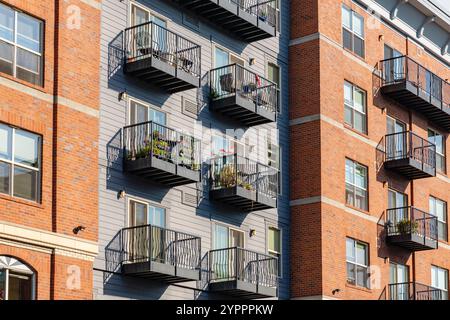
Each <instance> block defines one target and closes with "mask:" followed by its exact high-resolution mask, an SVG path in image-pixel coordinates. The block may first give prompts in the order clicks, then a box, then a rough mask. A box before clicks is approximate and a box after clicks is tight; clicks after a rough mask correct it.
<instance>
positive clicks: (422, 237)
mask: <svg viewBox="0 0 450 320" xmlns="http://www.w3.org/2000/svg"><path fill="white" fill-rule="evenodd" d="M386 217H387V221H386V240H387V242H388V243H391V244H394V245H397V246H401V247H404V248H407V249H410V250H412V251H419V250H431V249H436V248H437V247H438V222H437V217H436V216H433V215H431V214H429V213H427V212H424V211H422V210H419V209H417V208H414V207H401V208H393V209H388V210H387V212H386Z"/></svg>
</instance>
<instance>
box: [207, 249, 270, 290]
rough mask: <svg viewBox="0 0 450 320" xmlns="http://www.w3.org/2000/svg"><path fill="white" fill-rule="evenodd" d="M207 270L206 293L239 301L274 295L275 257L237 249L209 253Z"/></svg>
mask: <svg viewBox="0 0 450 320" xmlns="http://www.w3.org/2000/svg"><path fill="white" fill-rule="evenodd" d="M207 270H208V272H207V282H208V284H209V286H208V287H209V290H210V291H214V292H222V293H227V294H230V295H234V296H238V297H241V298H263V297H273V296H277V289H278V259H277V258H276V257H273V256H269V255H265V254H261V253H258V252H254V251H250V250H246V249H242V248H237V247H234V248H225V249H218V250H211V251H209V253H208V257H207Z"/></svg>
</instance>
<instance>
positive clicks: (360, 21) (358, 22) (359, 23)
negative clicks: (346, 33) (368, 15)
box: [352, 12, 364, 38]
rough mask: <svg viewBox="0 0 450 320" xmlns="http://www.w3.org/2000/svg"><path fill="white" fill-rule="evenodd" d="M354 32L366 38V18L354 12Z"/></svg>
mask: <svg viewBox="0 0 450 320" xmlns="http://www.w3.org/2000/svg"><path fill="white" fill-rule="evenodd" d="M352 22H353V32H354V33H356V34H357V35H358V36H360V37H361V38H364V18H363V17H362V16H360V15H359V14H357V13H355V12H353V20H352Z"/></svg>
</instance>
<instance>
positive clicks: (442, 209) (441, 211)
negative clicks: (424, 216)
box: [436, 199, 446, 221]
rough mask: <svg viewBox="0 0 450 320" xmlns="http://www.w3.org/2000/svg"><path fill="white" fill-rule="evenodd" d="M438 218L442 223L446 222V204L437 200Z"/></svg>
mask: <svg viewBox="0 0 450 320" xmlns="http://www.w3.org/2000/svg"><path fill="white" fill-rule="evenodd" d="M436 216H437V217H438V219H439V220H440V221H445V220H446V219H445V204H444V202H443V201H441V200H437V199H436Z"/></svg>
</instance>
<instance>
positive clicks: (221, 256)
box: [211, 224, 245, 281]
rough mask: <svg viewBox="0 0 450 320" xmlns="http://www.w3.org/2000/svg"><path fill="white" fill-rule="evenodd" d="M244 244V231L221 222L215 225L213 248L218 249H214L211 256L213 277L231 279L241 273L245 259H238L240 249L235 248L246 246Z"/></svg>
mask: <svg viewBox="0 0 450 320" xmlns="http://www.w3.org/2000/svg"><path fill="white" fill-rule="evenodd" d="M244 245H245V243H244V232H242V231H240V230H237V229H233V228H229V227H226V226H223V225H220V224H216V225H215V226H214V243H213V248H214V250H218V251H213V254H212V256H211V260H212V261H211V270H212V272H213V279H215V280H219V281H220V280H230V279H233V278H235V277H237V275H239V274H241V272H240V271H241V270H242V267H243V266H242V263H240V262H242V261H243V260H242V259H239V261H237V259H238V256H237V255H238V254H237V252H238V250H236V249H234V248H244ZM220 249H223V250H220ZM241 260H242V261H241ZM236 266H238V267H237V269H236Z"/></svg>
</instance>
